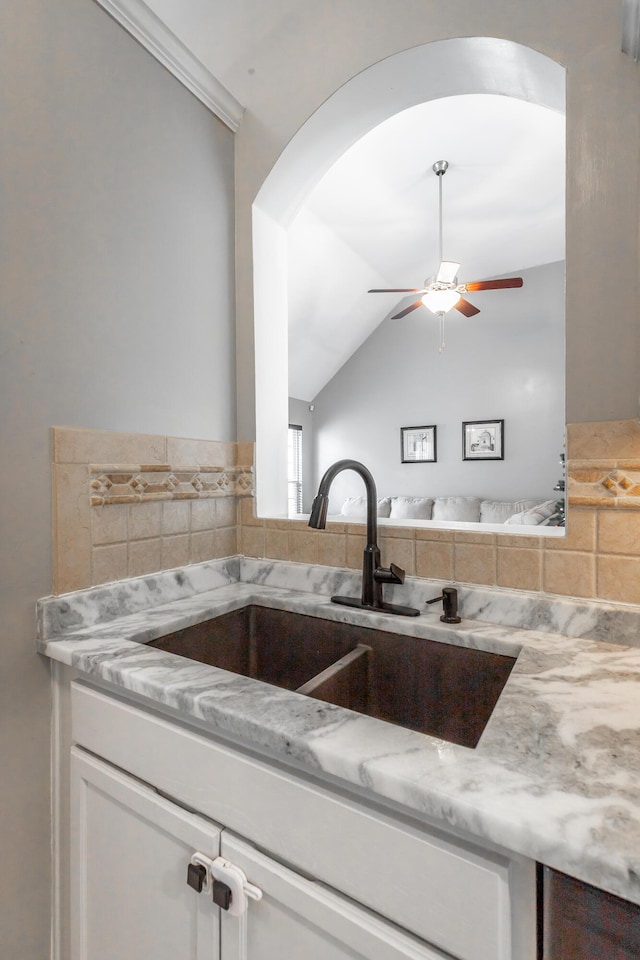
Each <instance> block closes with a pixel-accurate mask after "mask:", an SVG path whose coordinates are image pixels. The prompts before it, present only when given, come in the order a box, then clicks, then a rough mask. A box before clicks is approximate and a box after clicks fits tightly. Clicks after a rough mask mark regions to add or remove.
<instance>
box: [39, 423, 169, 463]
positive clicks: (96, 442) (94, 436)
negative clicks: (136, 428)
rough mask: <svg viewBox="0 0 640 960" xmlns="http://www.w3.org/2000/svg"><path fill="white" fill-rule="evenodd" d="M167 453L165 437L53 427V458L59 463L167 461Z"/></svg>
mask: <svg viewBox="0 0 640 960" xmlns="http://www.w3.org/2000/svg"><path fill="white" fill-rule="evenodd" d="M166 456H167V440H166V437H161V436H154V435H153V434H146V433H113V432H111V431H110V430H75V429H72V428H70V427H54V428H53V459H54V462H57V463H87V464H88V463H114V464H115V463H136V464H139V463H166V462H167V459H166Z"/></svg>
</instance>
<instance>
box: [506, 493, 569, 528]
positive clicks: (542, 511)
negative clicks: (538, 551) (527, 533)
mask: <svg viewBox="0 0 640 960" xmlns="http://www.w3.org/2000/svg"><path fill="white" fill-rule="evenodd" d="M556 502H557V501H556V500H545V501H544V503H538V504H536V506H535V507H532V508H531V509H530V510H522V511H521V512H520V513H514V515H513V516H512V517H509V519H508V520H505V523H509V524H517V525H520V524H528V525H529V526H532V527H534V526H538V525H539V524H541V523H546V522H547V521H548V520H549V518H550V517H552V516H553V514H554V513H555V512H556Z"/></svg>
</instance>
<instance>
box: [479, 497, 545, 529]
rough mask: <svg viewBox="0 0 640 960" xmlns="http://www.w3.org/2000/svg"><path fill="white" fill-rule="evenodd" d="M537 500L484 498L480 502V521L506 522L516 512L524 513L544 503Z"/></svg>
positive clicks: (539, 499)
mask: <svg viewBox="0 0 640 960" xmlns="http://www.w3.org/2000/svg"><path fill="white" fill-rule="evenodd" d="M542 499H543V498H542V497H539V498H538V499H537V500H512V501H509V500H483V501H482V503H481V504H480V523H506V522H507V520H508V519H509V517H512V516H513V515H514V514H515V513H522V512H523V511H524V510H530V509H531V508H532V507H536V506H537V505H538V504H539V503H542Z"/></svg>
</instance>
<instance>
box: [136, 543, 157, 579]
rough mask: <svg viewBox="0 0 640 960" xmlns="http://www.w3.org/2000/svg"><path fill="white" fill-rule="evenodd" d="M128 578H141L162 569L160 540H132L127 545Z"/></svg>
mask: <svg viewBox="0 0 640 960" xmlns="http://www.w3.org/2000/svg"><path fill="white" fill-rule="evenodd" d="M128 569H129V576H130V577H141V576H142V575H143V574H145V573H155V572H156V571H157V570H161V569H162V540H161V539H160V538H159V537H158V538H156V539H155V540H133V541H131V542H130V543H129V568H128Z"/></svg>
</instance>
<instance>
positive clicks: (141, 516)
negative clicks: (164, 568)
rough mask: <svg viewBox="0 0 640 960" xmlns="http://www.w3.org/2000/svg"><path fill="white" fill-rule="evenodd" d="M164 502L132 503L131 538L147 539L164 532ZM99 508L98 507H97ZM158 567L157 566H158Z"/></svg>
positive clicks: (130, 512)
mask: <svg viewBox="0 0 640 960" xmlns="http://www.w3.org/2000/svg"><path fill="white" fill-rule="evenodd" d="M163 506H164V504H163V503H132V504H131V506H129V507H127V508H126V509H128V511H129V539H130V540H145V539H150V538H151V537H159V536H160V535H161V534H162V508H163ZM95 509H97V508H95ZM156 569H157V567H156Z"/></svg>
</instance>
